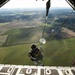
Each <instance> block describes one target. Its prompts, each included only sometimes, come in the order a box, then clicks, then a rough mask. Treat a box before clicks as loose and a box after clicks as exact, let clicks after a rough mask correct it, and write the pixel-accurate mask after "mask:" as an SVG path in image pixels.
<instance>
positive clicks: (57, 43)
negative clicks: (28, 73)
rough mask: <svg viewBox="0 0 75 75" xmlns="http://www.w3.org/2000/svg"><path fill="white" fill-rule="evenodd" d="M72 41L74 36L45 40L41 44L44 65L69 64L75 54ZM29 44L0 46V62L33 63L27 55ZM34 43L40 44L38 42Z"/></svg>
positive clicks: (74, 39)
mask: <svg viewBox="0 0 75 75" xmlns="http://www.w3.org/2000/svg"><path fill="white" fill-rule="evenodd" d="M74 41H75V38H70V39H64V40H51V41H47V43H46V44H45V45H42V46H43V50H44V52H43V56H44V59H43V63H44V65H49V66H51V65H55V66H60V65H62V66H71V65H72V60H73V58H74V56H75V44H74V43H75V42H74ZM31 44H32V43H31ZM31 44H21V45H14V46H8V47H0V64H19V65H34V64H33V62H32V61H31V60H30V58H29V57H28V52H29V51H30V50H31V48H30V46H31ZM36 44H37V46H38V47H39V46H40V44H39V42H38V43H36Z"/></svg>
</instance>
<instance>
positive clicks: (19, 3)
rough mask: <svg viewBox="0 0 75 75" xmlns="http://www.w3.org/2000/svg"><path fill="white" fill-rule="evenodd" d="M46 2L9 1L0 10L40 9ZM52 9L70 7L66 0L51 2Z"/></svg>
mask: <svg viewBox="0 0 75 75" xmlns="http://www.w3.org/2000/svg"><path fill="white" fill-rule="evenodd" d="M47 1H48V0H44V1H42V0H37V1H36V0H10V1H9V2H8V3H6V4H5V5H4V6H3V7H2V8H37V7H38V8H41V7H46V2H47ZM53 7H60V8H62V7H70V5H69V4H68V3H67V2H66V0H51V8H53Z"/></svg>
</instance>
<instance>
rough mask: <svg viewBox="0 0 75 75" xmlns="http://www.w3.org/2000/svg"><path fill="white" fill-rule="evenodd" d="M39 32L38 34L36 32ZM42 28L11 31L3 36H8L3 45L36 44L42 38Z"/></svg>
mask: <svg viewBox="0 0 75 75" xmlns="http://www.w3.org/2000/svg"><path fill="white" fill-rule="evenodd" d="M38 31H39V32H38ZM42 31H43V28H42V27H32V28H20V29H12V30H9V31H7V32H6V33H4V34H3V35H6V34H7V35H9V36H8V38H7V40H6V42H5V44H4V45H15V44H21V43H29V42H37V41H39V39H40V38H41V36H42Z"/></svg>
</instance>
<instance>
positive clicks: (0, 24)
mask: <svg viewBox="0 0 75 75" xmlns="http://www.w3.org/2000/svg"><path fill="white" fill-rule="evenodd" d="M9 23H10V22H6V23H0V26H4V25H7V24H9Z"/></svg>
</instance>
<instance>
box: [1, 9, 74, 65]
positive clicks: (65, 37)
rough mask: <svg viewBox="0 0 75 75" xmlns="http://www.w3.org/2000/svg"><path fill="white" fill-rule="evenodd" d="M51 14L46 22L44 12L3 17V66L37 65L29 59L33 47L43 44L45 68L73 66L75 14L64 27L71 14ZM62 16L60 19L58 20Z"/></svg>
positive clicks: (57, 12) (28, 12) (61, 12)
mask: <svg viewBox="0 0 75 75" xmlns="http://www.w3.org/2000/svg"><path fill="white" fill-rule="evenodd" d="M64 10H65V9H63V10H62V11H59V10H58V9H57V10H52V11H51V12H50V13H49V18H48V20H47V21H45V17H44V10H43V11H42V10H41V11H37V12H36V10H34V11H23V12H21V11H19V10H18V11H19V12H18V11H15V12H16V13H15V12H14V11H13V12H11V13H9V14H8V12H7V14H5V13H1V15H0V17H1V18H2V19H0V64H16V65H34V63H33V62H32V61H31V60H30V58H29V57H28V52H29V51H30V50H31V45H32V44H36V45H37V46H38V47H39V48H40V41H39V40H40V38H45V39H46V44H42V49H43V50H44V51H43V52H42V53H43V63H44V65H46V66H72V62H73V60H74V59H75V21H74V20H75V17H74V16H75V12H74V13H73V14H72V16H71V17H70V19H69V21H67V22H66V23H65V25H63V26H62V24H63V22H64V21H65V20H66V17H68V14H70V12H71V10H69V9H67V10H65V11H64ZM58 15H59V16H58Z"/></svg>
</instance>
